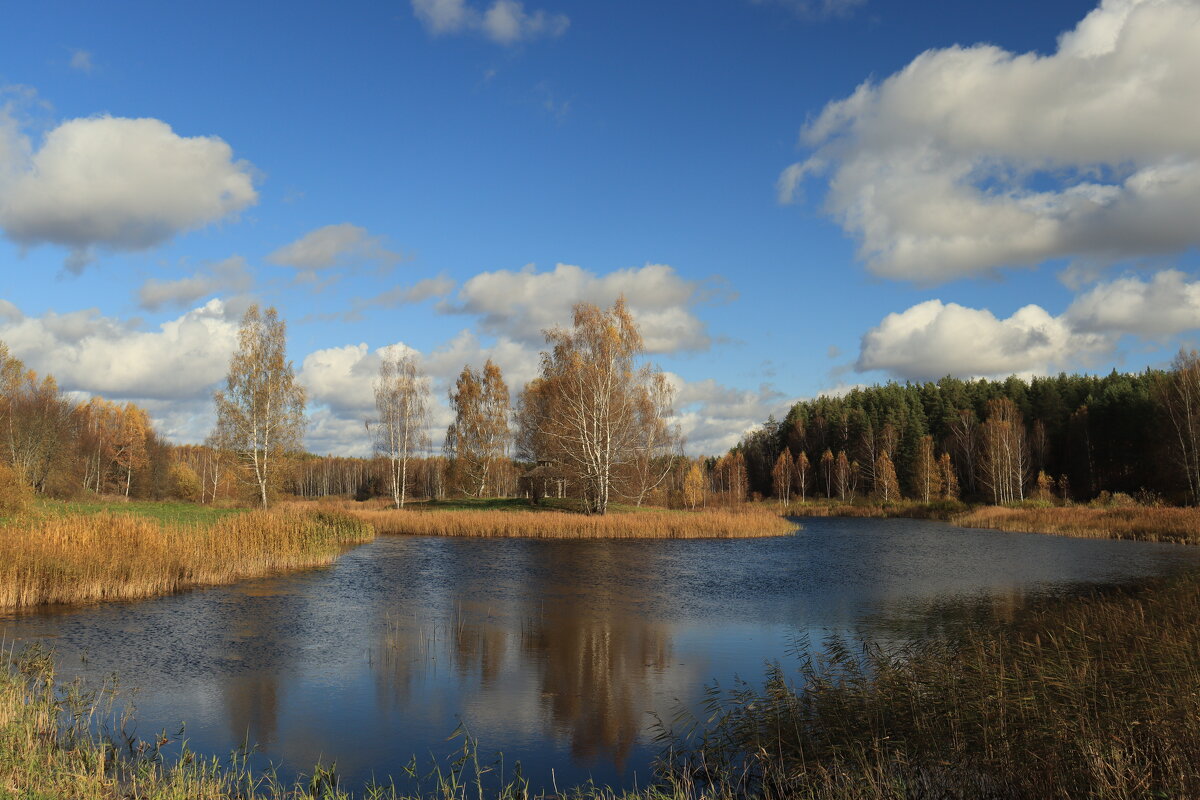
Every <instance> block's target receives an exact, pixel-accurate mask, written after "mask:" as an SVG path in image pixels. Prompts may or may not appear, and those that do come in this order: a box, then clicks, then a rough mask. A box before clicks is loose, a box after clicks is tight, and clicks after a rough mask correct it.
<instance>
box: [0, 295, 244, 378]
mask: <svg viewBox="0 0 1200 800" xmlns="http://www.w3.org/2000/svg"><path fill="white" fill-rule="evenodd" d="M10 312H15V313H9V314H8V315H6V316H5V317H4V319H3V320H0V339H2V340H4V342H6V343H7V344H8V346H9V348H10V349H11V350H12V352H13V353H14V354H15V355H16V356H17V357H19V358H20V359H22V360H23V361H25V363H26V364H28V365H29V366H30V367H31V368H32V369H35V370H37V371H38V372H39V373H42V374H49V375H53V376H54V377H55V379H56V380H57V381H58V384H59V386H60V387H62V388H63V389H66V390H75V391H84V392H88V393H89V394H100V395H104V396H105V397H109V398H116V399H142V398H152V399H162V400H177V399H184V400H187V399H197V398H201V397H205V396H207V394H208V393H209V392H210V391H211V390H212V389H213V388H215V386H216V385H217V384H218V383H219V382H220V381H221V380H222V379H223V378H224V377H225V374H226V371H227V369H228V366H229V357H230V355H231V354H232V352H233V350H234V348H235V347H236V345H237V327H238V325H237V322H236V321H234V320H232V319H230V317H229V313H228V309H227V308H226V306H225V305H224V304H223V303H222V302H221V301H220V300H211V301H210V302H208V303H207V304H206V305H204V306H202V307H200V308H196V309H193V310H191V311H188V312H187V313H186V314H183V315H182V316H180V317H178V318H176V319H173V320H170V321H168V322H164V323H162V324H161V325H160V326H158V329H157V330H149V331H146V330H139V329H137V328H136V327H135V325H134V324H133V323H129V322H124V321H121V320H117V319H114V318H111V317H102V316H100V314H99V313H98V312H96V311H95V310H91V311H76V312H71V313H69V314H56V313H53V312H50V313H48V314H46V315H44V316H42V317H26V316H24V315H21V314H20V312H19V311H17V310H16V308H15V307H13V308H11V309H10Z"/></svg>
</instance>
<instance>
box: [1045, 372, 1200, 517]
mask: <svg viewBox="0 0 1200 800" xmlns="http://www.w3.org/2000/svg"><path fill="white" fill-rule="evenodd" d="M1155 388H1156V391H1155V394H1156V395H1157V397H1158V401H1159V404H1160V405H1161V406H1162V407H1163V408H1165V409H1166V416H1167V419H1169V420H1170V423H1171V427H1170V431H1171V434H1172V440H1171V443H1172V447H1171V450H1172V452H1173V453H1174V455H1175V459H1176V462H1177V463H1178V465H1179V470H1180V471H1181V472H1182V473H1183V476H1184V480H1185V482H1186V484H1187V489H1188V497H1189V499H1190V500H1191V501H1192V503H1196V504H1200V353H1198V352H1197V351H1195V350H1191V351H1187V350H1183V349H1181V350H1180V351H1179V353H1178V354H1176V356H1175V359H1174V360H1173V361H1172V362H1171V371H1170V372H1169V373H1167V374H1166V375H1164V376H1162V377H1161V378H1160V379H1159V381H1158V383H1157V386H1156V387H1155ZM1065 496H1066V495H1065V494H1064V497H1065Z"/></svg>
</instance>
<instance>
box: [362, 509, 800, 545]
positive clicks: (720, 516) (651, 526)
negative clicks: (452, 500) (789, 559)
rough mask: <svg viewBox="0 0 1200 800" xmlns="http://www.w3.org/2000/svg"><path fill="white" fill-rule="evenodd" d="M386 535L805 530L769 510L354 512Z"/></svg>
mask: <svg viewBox="0 0 1200 800" xmlns="http://www.w3.org/2000/svg"><path fill="white" fill-rule="evenodd" d="M347 513H349V514H352V515H353V516H355V517H356V518H358V519H360V520H362V521H364V522H366V523H368V524H370V525H371V526H372V527H374V528H375V530H376V531H378V532H379V533H380V534H385V535H396V536H445V537H456V538H475V539H479V538H503V539H557V540H563V541H567V540H579V539H760V538H770V537H775V536H789V535H791V534H793V533H795V532H796V531H797V530H799V529H800V526H799V525H798V524H796V523H795V522H792V521H791V520H788V519H786V518H785V517H783V516H780V515H779V514H776V513H774V512H772V511H770V510H768V509H751V508H748V509H744V510H736V511H729V510H700V511H668V510H640V511H621V512H615V513H609V514H605V515H603V516H586V515H583V514H579V513H573V512H567V511H556V510H539V511H536V512H530V511H505V510H466V509H436V510H424V509H418V508H410V509H388V510H365V509H360V510H350V511H347Z"/></svg>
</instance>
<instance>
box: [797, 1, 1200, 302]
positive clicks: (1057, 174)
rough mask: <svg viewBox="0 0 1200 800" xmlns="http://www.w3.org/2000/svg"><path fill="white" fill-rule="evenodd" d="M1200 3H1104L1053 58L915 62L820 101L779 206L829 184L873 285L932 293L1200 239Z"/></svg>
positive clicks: (980, 53) (932, 57)
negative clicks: (814, 182)
mask: <svg viewBox="0 0 1200 800" xmlns="http://www.w3.org/2000/svg"><path fill="white" fill-rule="evenodd" d="M1197 74H1200V4H1198V3H1196V2H1194V0H1104V2H1103V3H1102V4H1101V5H1100V6H1099V7H1098V8H1096V9H1095V10H1093V11H1092V12H1091V13H1090V14H1088V16H1087V17H1086V18H1084V19H1083V20H1082V21H1081V22H1080V23H1079V24H1078V25H1077V26H1076V27H1075V28H1074V29H1073V30H1070V31H1068V32H1066V33H1064V34H1063V35H1062V36H1061V37H1060V39H1059V42H1058V47H1057V50H1056V51H1055V52H1054V53H1052V54H1049V55H1040V54H1037V53H1019V54H1018V53H1012V52H1008V51H1005V50H1003V49H1001V48H999V47H995V46H991V45H976V46H973V47H951V48H947V49H942V50H930V51H927V52H925V53H923V54H921V55H920V56H918V57H917V58H916V59H914V60H913V61H912V62H911V63H910V64H909V65H908V66H906V67H905V68H904V69H902V70H901V71H899V72H897V73H895V74H893V75H891V76H889V77H887V78H885V79H884V80H882V81H880V82H874V81H868V82H866V83H864V84H862V85H861V86H859V87H858V89H857V90H856V91H855V92H854V93H853V94H852V95H851V96H849V97H847V98H845V99H843V100H839V101H836V102H833V103H830V104H829V105H828V106H826V107H825V109H824V110H823V111H822V112H821V114H820V115H819V116H818V117H817V118H816V119H815V120H814V121H813V122H811V123H810V124H808V125H807V126H806V127H805V128H804V130H803V132H802V141H803V142H804V143H805V144H806V145H807V146H809V147H810V148H812V153H811V156H810V158H808V159H807V160H806V161H803V162H801V163H799V164H794V165H792V166H791V167H789V168H787V169H786V170H784V172H783V173H782V174H781V176H780V179H779V189H780V194H781V196H782V197H783V198H784V199H787V198H790V197H793V196H794V195H795V194H796V192H797V191H798V190H799V189H800V187H801V185H802V183H803V182H804V180H805V179H806V178H808V177H809V176H811V175H813V174H815V173H822V172H824V173H827V174H828V175H829V179H828V192H827V195H826V205H827V208H828V210H829V211H830V212H831V213H832V214H833V215H834V216H835V217H836V218H837V219H838V220H839V221H840V223H841V224H842V226H843V227H844V228H845V230H846V231H847V232H849V233H851V234H853V235H855V236H856V237H858V239H859V241H860V249H859V255H860V257H861V258H862V259H864V260H865V262H866V264H867V266H868V268H869V269H871V270H872V271H873V272H875V273H876V274H879V275H882V276H885V277H890V278H900V279H907V280H913V281H917V282H927V283H928V282H936V281H941V280H948V279H952V278H957V277H961V276H966V275H974V274H979V273H984V272H988V271H992V270H995V269H997V268H999V267H1003V266H1009V265H1036V264H1039V263H1041V262H1044V261H1046V260H1049V259H1056V258H1075V259H1083V260H1096V261H1102V262H1112V261H1116V260H1120V259H1122V258H1127V257H1133V256H1141V255H1146V254H1161V253H1170V252H1178V251H1181V250H1183V249H1186V248H1189V247H1192V246H1195V245H1197V244H1200V227H1197V226H1196V224H1195V220H1196V219H1197V217H1198V216H1200V138H1197V137H1196V136H1195V135H1194V131H1195V130H1196V129H1197V127H1200V82H1198V81H1196V79H1195V76H1196V75H1197Z"/></svg>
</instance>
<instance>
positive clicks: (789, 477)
mask: <svg viewBox="0 0 1200 800" xmlns="http://www.w3.org/2000/svg"><path fill="white" fill-rule="evenodd" d="M795 472H796V464H795V462H794V461H793V460H792V451H791V450H788V449H787V448H786V447H785V448H783V451H782V452H780V454H779V458H777V459H775V466H774V467H772V468H771V485H772V486H773V487H774V489H775V497H776V498H778V499H779V502H781V503H784V504H787V503H789V502H791V499H792V482H793V481H794V480H795V477H796V476H795Z"/></svg>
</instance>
